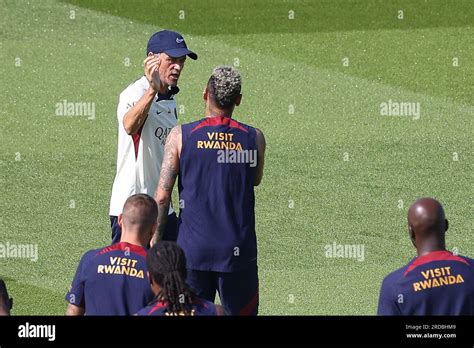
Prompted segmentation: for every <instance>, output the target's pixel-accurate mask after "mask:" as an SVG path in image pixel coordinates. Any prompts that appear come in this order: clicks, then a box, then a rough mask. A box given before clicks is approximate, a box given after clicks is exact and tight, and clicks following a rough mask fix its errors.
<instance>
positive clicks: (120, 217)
mask: <svg viewBox="0 0 474 348" xmlns="http://www.w3.org/2000/svg"><path fill="white" fill-rule="evenodd" d="M117 223H118V225H119V226H120V228H121V229H123V227H122V224H123V214H119V216H118V218H117Z"/></svg>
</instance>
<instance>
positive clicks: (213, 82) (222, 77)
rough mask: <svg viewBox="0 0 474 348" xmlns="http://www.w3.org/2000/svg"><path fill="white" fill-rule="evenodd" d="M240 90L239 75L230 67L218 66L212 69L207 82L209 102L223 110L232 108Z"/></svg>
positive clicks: (240, 81)
mask: <svg viewBox="0 0 474 348" xmlns="http://www.w3.org/2000/svg"><path fill="white" fill-rule="evenodd" d="M241 90H242V78H241V77H240V73H239V71H238V70H237V69H235V68H234V67H232V66H230V65H220V66H218V67H216V68H214V71H213V72H212V75H211V77H210V78H209V81H208V82H207V91H208V93H209V96H210V98H211V100H212V101H213V102H214V103H215V104H217V105H218V106H220V107H221V108H223V109H229V108H231V107H232V106H234V104H235V102H236V100H237V97H238V96H239V95H240V91H241Z"/></svg>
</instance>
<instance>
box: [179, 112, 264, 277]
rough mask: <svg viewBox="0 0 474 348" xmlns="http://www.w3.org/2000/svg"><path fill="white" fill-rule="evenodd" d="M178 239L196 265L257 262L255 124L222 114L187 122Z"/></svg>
mask: <svg viewBox="0 0 474 348" xmlns="http://www.w3.org/2000/svg"><path fill="white" fill-rule="evenodd" d="M181 129H182V149H181V156H180V173H179V176H178V188H179V198H180V215H179V233H178V241H177V242H178V244H179V245H180V246H181V248H183V250H184V252H185V253H186V258H187V262H188V263H187V267H188V268H189V269H193V270H201V271H216V272H233V271H239V270H242V269H244V268H246V267H248V266H250V265H252V264H255V263H256V258H257V242H256V236H255V211H254V209H255V196H254V180H255V174H256V168H257V167H256V164H257V163H256V161H257V145H256V132H255V128H253V127H250V126H248V125H245V124H243V123H240V122H237V121H235V120H232V119H231V118H228V117H223V116H218V117H212V118H204V119H202V120H200V121H196V122H193V123H189V124H183V125H182V126H181Z"/></svg>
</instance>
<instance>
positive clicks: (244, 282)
mask: <svg viewBox="0 0 474 348" xmlns="http://www.w3.org/2000/svg"><path fill="white" fill-rule="evenodd" d="M187 282H188V284H189V285H190V286H191V287H192V288H193V289H194V290H195V291H196V295H197V296H198V297H200V298H203V299H206V300H208V301H211V302H214V300H215V297H216V291H218V292H219V297H220V299H221V304H222V306H223V307H224V309H225V310H226V312H227V314H229V315H257V314H258V305H259V294H258V267H257V265H256V264H255V265H252V266H250V267H248V268H247V269H245V270H243V271H239V272H229V273H226V272H212V271H197V270H191V269H188V278H187Z"/></svg>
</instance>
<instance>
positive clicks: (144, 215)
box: [122, 193, 158, 232]
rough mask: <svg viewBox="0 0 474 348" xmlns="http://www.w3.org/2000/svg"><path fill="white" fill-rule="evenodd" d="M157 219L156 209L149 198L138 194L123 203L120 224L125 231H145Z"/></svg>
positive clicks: (153, 201) (154, 203) (153, 202)
mask: <svg viewBox="0 0 474 348" xmlns="http://www.w3.org/2000/svg"><path fill="white" fill-rule="evenodd" d="M157 217H158V207H157V205H156V201H155V200H154V199H153V198H151V197H150V196H148V195H146V194H142V193H139V194H136V195H133V196H130V197H128V199H127V200H126V201H125V204H124V206H123V212H122V222H123V225H124V227H125V228H126V229H128V230H138V231H140V232H141V231H146V230H148V229H149V228H150V227H151V226H153V224H155V223H156V219H157Z"/></svg>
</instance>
